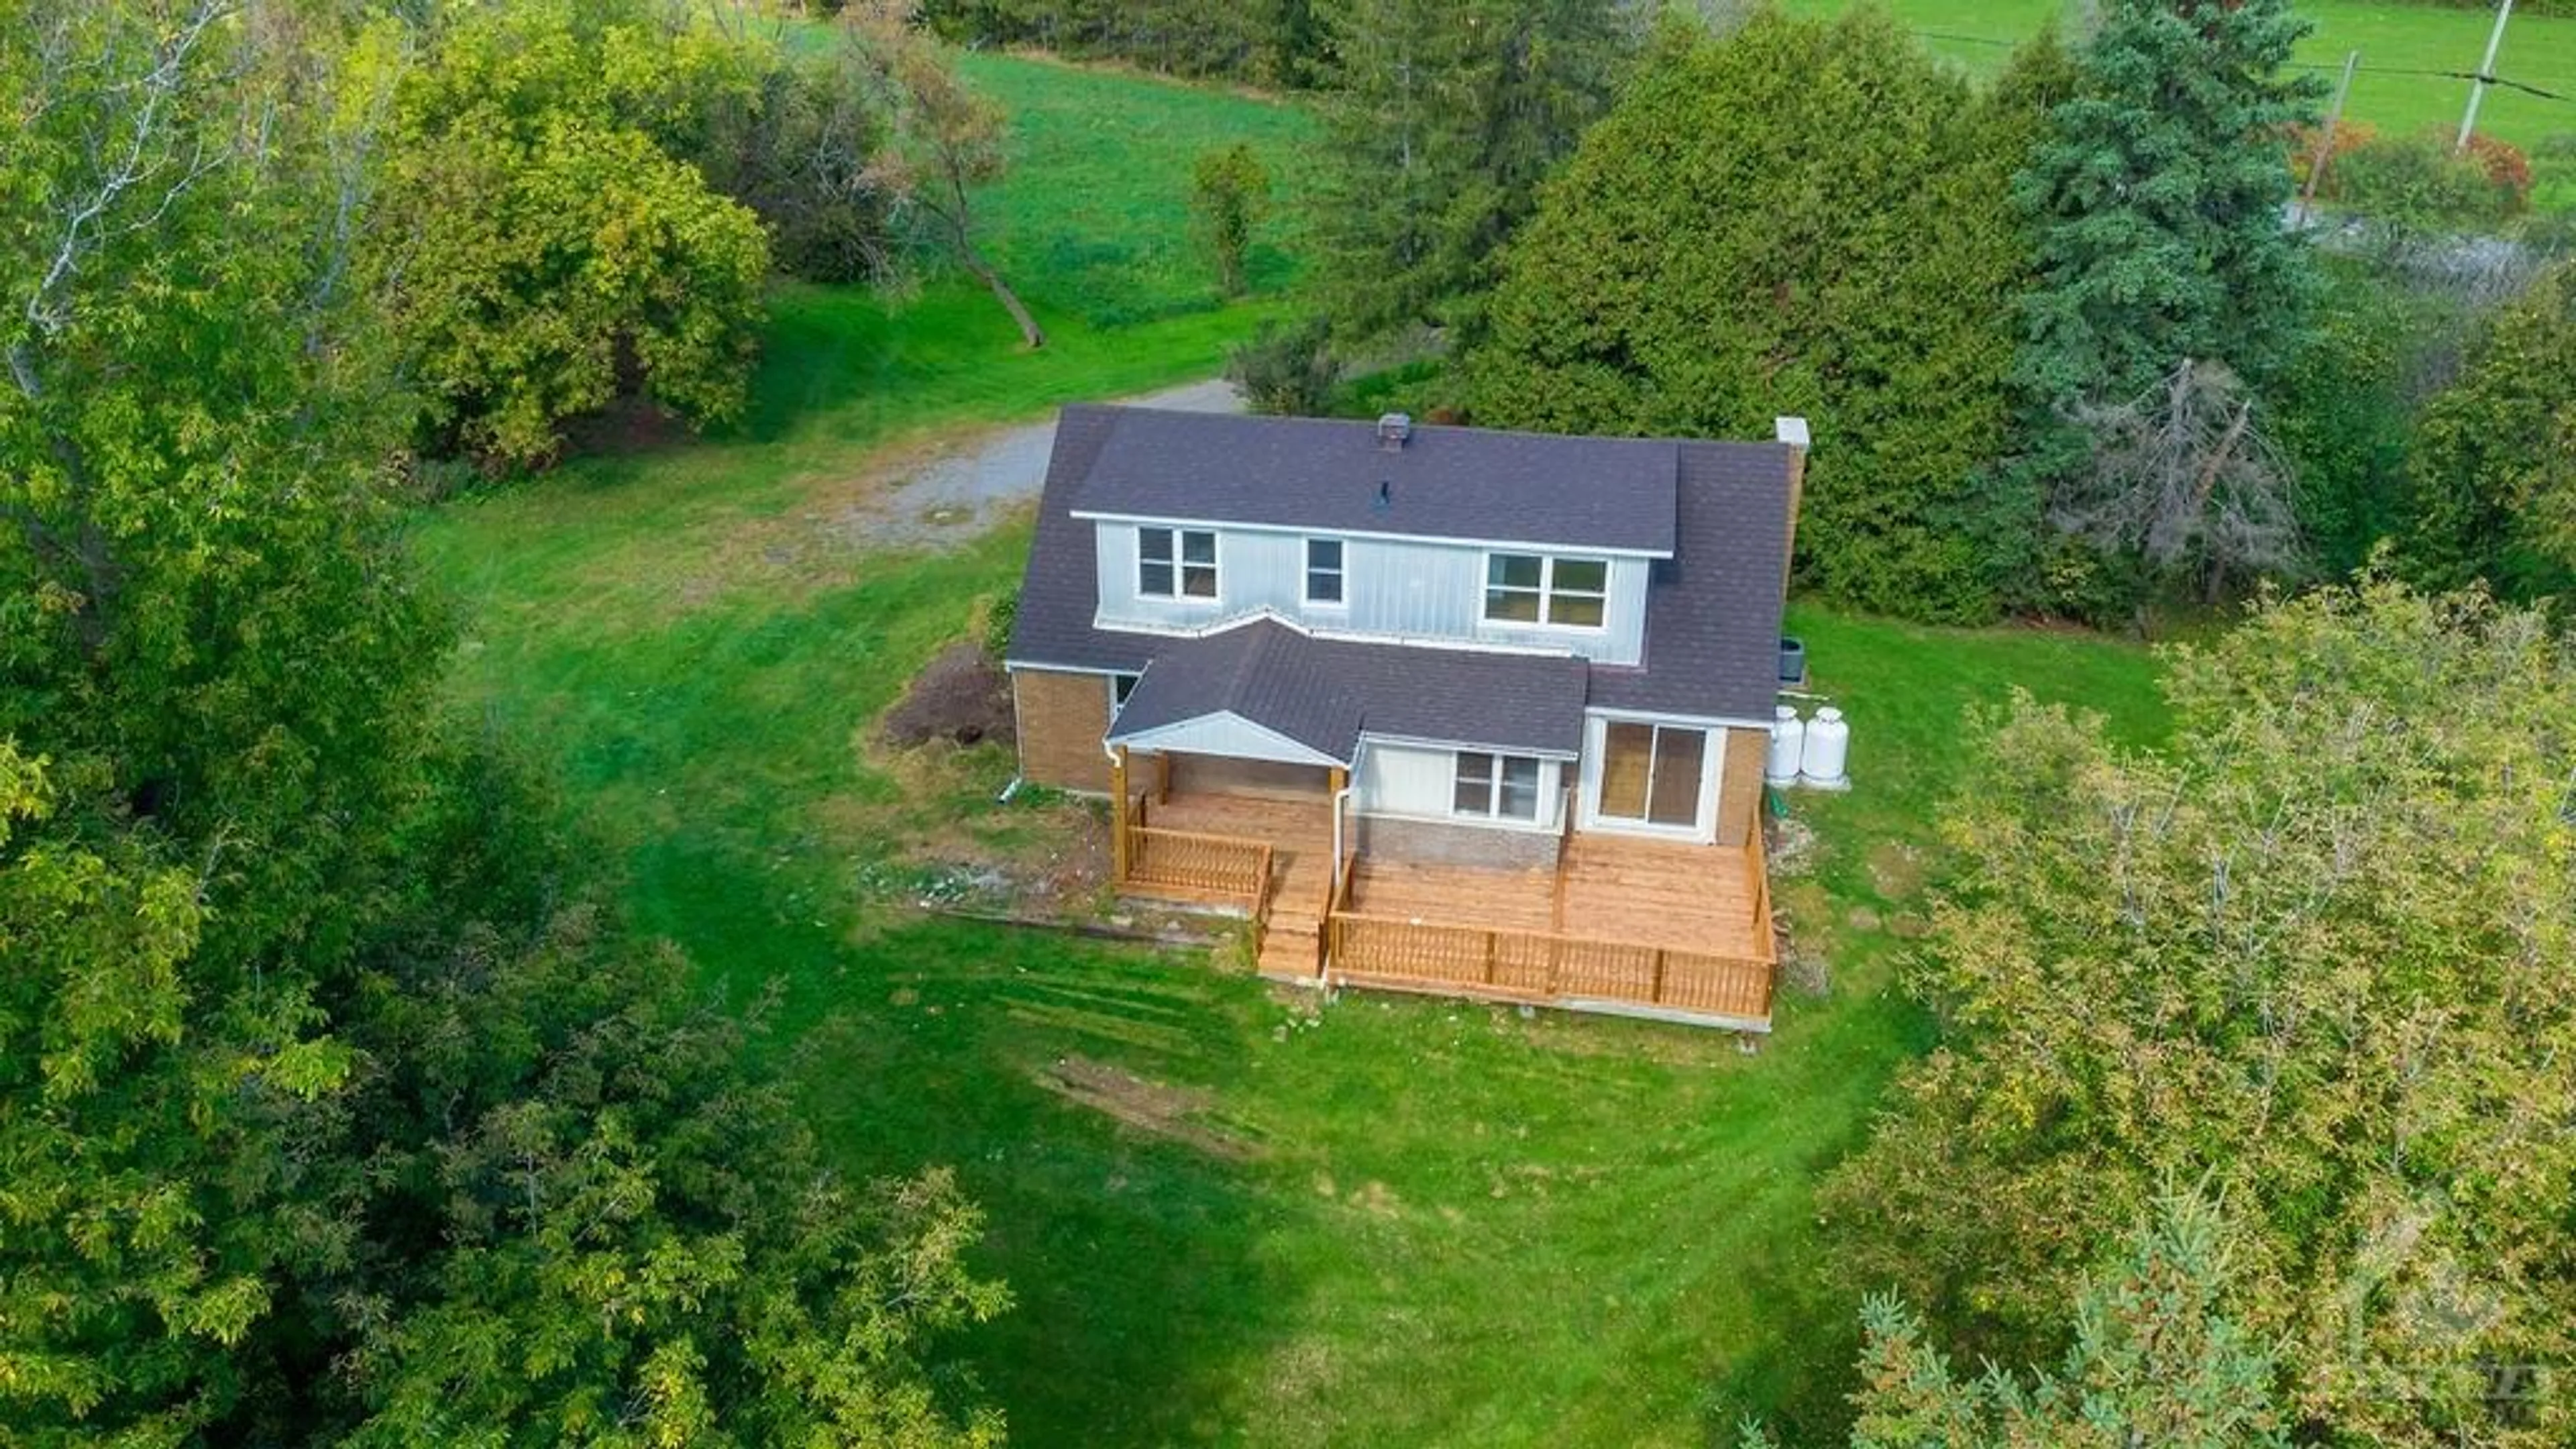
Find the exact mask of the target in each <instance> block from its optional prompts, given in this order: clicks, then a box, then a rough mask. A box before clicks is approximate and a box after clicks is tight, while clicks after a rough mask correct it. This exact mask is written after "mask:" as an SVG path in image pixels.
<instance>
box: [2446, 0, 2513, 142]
mask: <svg viewBox="0 0 2576 1449" xmlns="http://www.w3.org/2000/svg"><path fill="white" fill-rule="evenodd" d="M2512 18H2513V0H2497V4H2496V23H2495V29H2493V30H2491V31H2488V32H2487V58H2486V59H2484V60H2482V61H2479V62H2478V74H2477V78H2476V79H2475V80H2472V81H2470V82H2469V113H2468V114H2467V115H2465V116H2462V117H2460V140H2459V143H2458V144H2457V145H2455V146H2453V147H2452V148H2451V149H2452V150H2454V151H2466V150H2467V149H2469V136H2470V134H2471V133H2473V132H2474V131H2476V130H2477V127H2478V102H2480V101H2482V100H2485V99H2486V98H2487V85H2488V83H2489V82H2491V81H2493V80H2494V79H2495V63H2496V52H2497V51H2498V50H2501V49H2503V48H2504V23H2505V22H2506V21H2508V20H2511V19H2512Z"/></svg>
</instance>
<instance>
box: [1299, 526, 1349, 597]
mask: <svg viewBox="0 0 2576 1449" xmlns="http://www.w3.org/2000/svg"><path fill="white" fill-rule="evenodd" d="M1306 602H1307V603H1310V604H1338V603H1340V602H1342V541H1341V540H1340V539H1338V538H1310V539H1308V540H1306Z"/></svg>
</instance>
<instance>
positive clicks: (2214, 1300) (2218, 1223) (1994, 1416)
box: [1851, 1193, 2290, 1449]
mask: <svg viewBox="0 0 2576 1449" xmlns="http://www.w3.org/2000/svg"><path fill="white" fill-rule="evenodd" d="M2225 1233H2226V1224H2225V1222H2224V1219H2223V1217H2222V1215H2221V1214H2220V1212H2219V1210H2218V1208H2217V1206H2216V1205H2215V1204H2213V1203H2211V1202H2209V1201H2208V1200H2207V1199H2205V1198H2202V1197H2199V1196H2197V1195H2195V1194H2190V1193H2176V1194H2169V1195H2167V1196H2166V1197H2165V1199H2164V1200H2163V1201H2161V1202H2159V1203H2158V1204H2157V1206H2156V1209H2155V1212H2154V1215H2153V1216H2152V1217H2151V1218H2149V1219H2148V1220H2147V1221H2146V1222H2145V1223H2144V1224H2142V1225H2141V1226H2140V1227H2139V1228H2138V1230H2137V1231H2136V1232H2135V1233H2134V1234H2132V1235H2131V1238H2130V1241H2129V1244H2128V1246H2127V1249H2126V1252H2125V1254H2124V1256H2123V1259H2122V1261H2121V1263H2120V1264H2119V1267H2118V1269H2117V1271H2115V1272H2112V1273H2108V1274H2104V1275H2101V1276H2099V1277H2096V1278H2094V1279H2092V1280H2090V1281H2089V1282H2087V1284H2086V1285H2085V1287H2084V1289H2083V1291H2082V1293H2081V1294H2080V1295H2079V1296H2078V1297H2077V1299H2076V1303H2075V1323H2074V1334H2073V1338H2074V1343H2073V1345H2072V1346H2071V1347H2069V1348H2068V1349H2067V1351H2066V1358H2065V1362H2064V1364H2063V1365H2062V1366H2061V1367H2060V1368H2059V1369H2058V1371H2057V1372H2056V1373H2054V1374H2050V1373H2039V1374H2035V1375H2033V1376H2031V1377H2030V1378H2028V1379H2023V1378H2020V1377H2017V1376H2015V1375H2013V1374H2011V1373H2008V1372H2006V1371H2005V1370H2003V1369H2001V1368H1998V1367H1995V1366H1993V1365H1988V1367H1987V1369H1986V1371H1985V1372H1984V1373H1983V1374H1980V1375H1977V1376H1976V1377H1973V1378H1963V1377H1961V1376H1960V1375H1959V1374H1957V1373H1956V1372H1955V1371H1954V1370H1953V1369H1952V1368H1951V1366H1950V1364H1949V1362H1948V1361H1947V1360H1946V1359H1945V1358H1944V1357H1943V1356H1942V1355H1941V1354H1940V1352H1939V1351H1937V1350H1936V1349H1934V1348H1933V1347H1932V1346H1931V1344H1930V1343H1928V1342H1927V1341H1926V1338H1925V1334H1924V1327H1923V1322H1922V1320H1921V1319H1919V1318H1917V1317H1915V1316H1914V1315H1912V1314H1910V1313H1908V1312H1906V1311H1905V1309H1904V1308H1903V1307H1902V1306H1901V1305H1900V1304H1898V1302H1897V1301H1896V1300H1895V1299H1893V1298H1888V1297H1874V1298H1872V1299H1870V1300H1869V1302H1868V1304H1867V1306H1866V1308H1865V1309H1864V1310H1863V1313H1862V1322H1863V1327H1864V1330H1865V1341H1864V1344H1863V1347H1862V1350H1861V1364H1860V1375H1861V1387H1860V1390H1859V1392H1857V1393H1855V1394H1854V1395H1853V1396H1852V1397H1853V1402H1854V1403H1855V1404H1856V1405H1857V1407H1858V1408H1859V1410H1860V1414H1859V1419H1858V1422H1856V1423H1855V1424H1854V1425H1853V1428H1852V1435H1851V1443H1852V1449H2043V1446H2044V1449H2129V1446H2132V1445H2142V1444H2155V1445H2160V1446H2168V1449H2287V1446H2288V1444H2289V1442H2290V1439H2289V1435H2288V1434H2287V1433H2286V1432H2285V1430H2284V1426H2283V1420H2284V1417H2285V1416H2284V1415H2283V1414H2282V1412H2281V1410H2280V1408H2279V1407H2278V1406H2277V1405H2276V1404H2275V1402H2274V1387H2273V1374H2274V1371H2275V1365H2274V1363H2273V1361H2272V1358H2271V1356H2270V1355H2269V1354H2268V1353H2266V1352H2265V1351H2264V1350H2263V1349H2262V1348H2261V1347H2260V1346H2259V1345H2258V1344H2257V1343H2256V1342H2255V1341H2254V1339H2253V1337H2252V1336H2251V1335H2250V1334H2248V1333H2247V1332H2246V1331H2245V1330H2244V1329H2243V1328H2242V1327H2241V1326H2239V1325H2238V1324H2237V1323H2236V1322H2234V1321H2233V1320H2232V1319H2231V1318H2230V1317H2229V1316H2228V1315H2227V1313H2226V1312H2225V1310H2224V1308H2223V1307H2222V1303H2223V1301H2224V1297H2225V1294H2226V1291H2227V1289H2228V1288H2229V1286H2230V1285H2229V1282H2228V1273H2227V1252H2226V1246H2225Z"/></svg>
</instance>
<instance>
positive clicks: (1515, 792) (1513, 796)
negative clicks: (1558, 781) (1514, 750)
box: [1449, 750, 1538, 821]
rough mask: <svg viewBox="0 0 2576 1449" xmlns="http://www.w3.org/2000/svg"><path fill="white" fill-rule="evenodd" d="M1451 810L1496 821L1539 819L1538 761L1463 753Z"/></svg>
mask: <svg viewBox="0 0 2576 1449" xmlns="http://www.w3.org/2000/svg"><path fill="white" fill-rule="evenodd" d="M1449 809H1450V813H1452V814H1455V815H1482V816H1486V817H1488V818H1490V819H1495V820H1533V821H1534V820H1536V819H1538V761H1536V760H1534V759H1531V758H1529V757H1528V756H1526V755H1488V754H1482V753H1479V752H1477V751H1474V750H1460V751H1459V752H1458V773H1457V778H1456V782H1455V784H1454V786H1453V791H1452V793H1451V795H1450V797H1449Z"/></svg>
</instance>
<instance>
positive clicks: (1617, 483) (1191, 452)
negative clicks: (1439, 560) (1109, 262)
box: [1073, 409, 1681, 559]
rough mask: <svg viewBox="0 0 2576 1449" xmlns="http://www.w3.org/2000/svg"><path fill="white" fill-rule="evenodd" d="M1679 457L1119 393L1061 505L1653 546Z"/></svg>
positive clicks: (1259, 524) (1670, 521)
mask: <svg viewBox="0 0 2576 1449" xmlns="http://www.w3.org/2000/svg"><path fill="white" fill-rule="evenodd" d="M1680 473H1681V445H1680V444H1677V443H1674V442H1672V441H1670V440H1650V439H1631V438H1575V437H1557V436H1553V435H1549V434H1541V433H1508V432H1495V431H1490V430H1485V429H1478V428H1456V427H1444V426H1440V425H1437V424H1425V423H1416V422H1413V421H1411V420H1410V419H1404V418H1402V417H1401V416H1400V415H1390V416H1389V417H1387V418H1384V419H1380V420H1379V421H1377V422H1375V423H1370V422H1364V421H1341V420H1334V419H1313V418H1263V419H1245V418H1240V417H1228V416H1223V415H1219V414H1209V413H1184V412H1163V411H1154V410H1148V409H1128V410H1122V412H1121V413H1120V414H1119V416H1118V419H1117V423H1116V425H1115V426H1114V427H1113V428H1111V429H1110V431H1109V435H1108V437H1107V438H1105V439H1104V440H1103V441H1102V445H1101V449H1100V453H1099V455H1098V457H1097V458H1095V459H1094V460H1093V461H1092V463H1091V466H1090V467H1089V468H1088V469H1087V470H1086V472H1085V476H1084V478H1083V480H1082V484H1081V487H1080V489H1079V491H1078V492H1077V493H1076V495H1075V497H1074V500H1073V513H1074V516H1075V517H1077V518H1084V519H1091V520H1095V521H1104V522H1171V523H1195V524H1208V525H1216V526H1221V527H1233V528H1254V529H1277V530H1286V531H1294V532H1298V533H1307V534H1324V535H1331V536H1335V537H1349V538H1370V537H1378V538H1404V539H1417V540H1426V541H1441V542H1448V543H1457V544H1467V545H1474V546H1478V547H1486V548H1513V549H1527V550H1537V551H1579V552H1581V553H1584V554H1590V555H1603V556H1613V557H1631V558H1641V559H1668V558H1671V557H1672V556H1673V551H1674V548H1675V545H1676V540H1677V530H1678V523H1677V518H1678V507H1677V502H1676V500H1677V496H1678V490H1679V486H1680V484H1679V480H1680Z"/></svg>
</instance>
